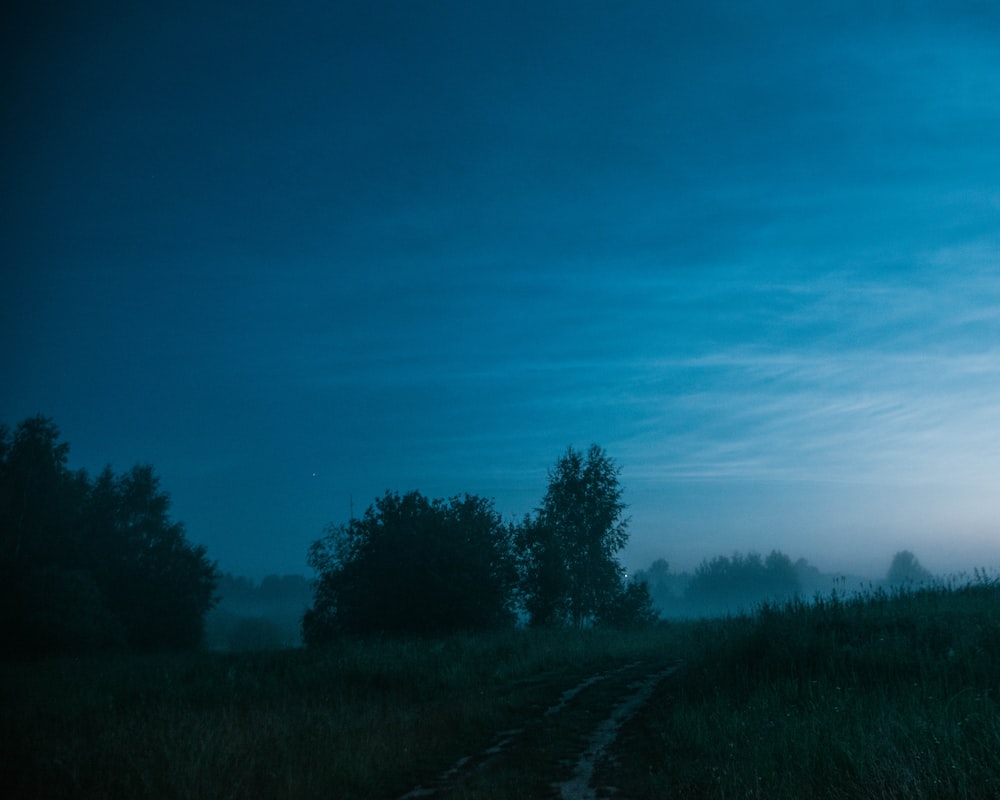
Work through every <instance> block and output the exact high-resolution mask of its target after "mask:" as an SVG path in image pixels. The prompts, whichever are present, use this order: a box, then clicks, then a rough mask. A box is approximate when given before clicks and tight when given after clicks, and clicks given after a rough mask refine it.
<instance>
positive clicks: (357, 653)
mask: <svg viewBox="0 0 1000 800" xmlns="http://www.w3.org/2000/svg"><path fill="white" fill-rule="evenodd" d="M662 647H663V641H662V638H661V637H659V636H650V635H649V634H635V635H623V634H620V633H608V632H596V631H594V632H582V633H581V632H576V633H573V632H565V633H552V632H549V633H545V634H540V633H536V632H527V631H511V632H507V633H502V634H495V635H481V636H475V637H473V636H455V637H450V638H446V639H439V640H432V641H428V640H421V639H412V640H410V639H407V640H368V641H353V642H343V643H341V644H339V645H338V646H336V647H333V648H331V649H329V650H315V651H310V650H298V651H286V652H278V653H259V654H241V655H238V654H229V655H226V654H212V653H203V654H191V655H176V656H157V657H137V656H133V657H127V656H117V657H101V658H92V659H66V660H53V661H47V662H43V663H32V664H16V665H11V664H8V665H4V666H2V667H0V706H2V707H3V708H4V714H3V717H2V720H0V781H2V783H3V785H4V787H5V796H6V797H51V798H57V797H74V798H77V797H79V798H88V797H93V798H97V797H101V798H115V797H122V798H125V797H127V798H144V797H147V798H151V797H184V798H258V797H259V798H283V797H287V798H310V797H323V798H326V799H328V798H331V797H337V798H354V797H357V798H360V797H392V796H398V795H400V794H401V793H403V792H405V791H407V790H408V789H409V788H412V787H413V786H414V785H416V784H417V783H420V782H422V781H425V780H427V779H428V778H432V777H433V776H435V775H437V774H439V773H440V771H441V769H442V768H443V767H446V766H448V765H449V764H451V763H453V762H454V761H455V760H456V759H457V758H459V757H460V756H463V755H468V754H469V753H470V752H475V751H478V750H481V749H483V748H484V747H486V746H488V745H489V743H490V742H491V740H492V739H493V737H494V736H495V734H496V732H497V731H500V730H503V729H505V728H509V727H512V726H514V725H516V724H520V723H522V722H523V721H524V720H525V719H526V718H531V717H532V716H537V714H538V710H539V709H540V708H544V707H545V706H546V705H547V704H548V703H550V702H552V700H553V698H555V697H557V696H558V695H559V693H560V692H561V691H563V690H564V689H565V688H566V687H567V686H571V685H573V684H574V683H575V682H576V681H577V680H578V679H579V677H580V676H582V675H587V674H590V673H592V672H594V671H598V670H601V669H605V668H608V667H610V666H613V665H616V664H621V663H625V662H627V661H629V660H631V659H634V658H636V657H637V655H638V656H640V657H641V654H642V653H643V652H648V651H651V650H656V651H659V650H661V649H662Z"/></svg>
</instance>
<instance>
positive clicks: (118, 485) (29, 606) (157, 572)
mask: <svg viewBox="0 0 1000 800" xmlns="http://www.w3.org/2000/svg"><path fill="white" fill-rule="evenodd" d="M59 439H60V437H59V429H58V428H57V427H56V425H55V423H54V422H53V421H52V420H51V419H48V418H47V417H42V416H37V417H32V418H30V419H27V420H25V421H23V422H22V423H20V424H19V425H18V426H17V428H16V429H15V430H14V432H13V434H12V435H11V433H10V432H9V430H8V429H7V428H5V427H0V581H2V586H0V615H2V616H0V626H2V628H3V634H4V636H5V639H6V644H7V645H8V649H9V650H10V651H11V652H12V653H15V654H27V653H34V654H46V653H55V652H77V651H80V650H92V649H102V648H108V647H115V646H121V645H122V644H124V645H128V646H130V647H133V648H136V649H144V650H152V649H178V648H187V647H194V646H196V645H198V644H200V642H201V638H202V633H203V626H204V618H205V614H206V613H207V611H208V610H209V609H210V608H211V607H212V605H213V602H214V599H213V591H214V587H215V582H216V580H217V577H218V576H217V571H216V567H215V565H214V564H213V563H212V562H210V561H209V560H208V558H207V555H206V551H205V548H204V547H200V546H194V545H191V544H190V543H189V542H188V541H187V539H186V538H185V535H184V527H183V525H181V524H180V523H178V522H174V521H172V520H171V519H170V516H169V507H170V499H169V496H168V495H167V494H166V493H164V492H162V491H160V488H159V479H158V478H157V477H156V475H155V474H154V472H153V468H152V467H150V466H136V467H134V468H133V469H132V470H131V471H129V472H127V473H126V474H124V475H122V476H120V477H119V476H116V475H115V474H114V473H113V472H112V471H111V469H110V467H108V468H105V469H104V470H103V471H102V472H101V474H100V475H99V476H98V477H97V479H96V480H91V479H90V478H89V477H88V475H87V473H86V472H84V471H83V470H81V471H79V472H71V471H70V470H69V469H68V468H67V466H66V462H67V457H68V453H69V445H68V444H66V443H64V442H60V441H59ZM46 587H47V588H46Z"/></svg>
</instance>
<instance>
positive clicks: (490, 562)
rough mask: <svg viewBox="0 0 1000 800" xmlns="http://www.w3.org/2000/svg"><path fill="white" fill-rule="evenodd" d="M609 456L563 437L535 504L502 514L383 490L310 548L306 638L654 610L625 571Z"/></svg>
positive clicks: (614, 619)
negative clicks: (526, 510)
mask: <svg viewBox="0 0 1000 800" xmlns="http://www.w3.org/2000/svg"><path fill="white" fill-rule="evenodd" d="M618 476H619V468H618V467H617V465H616V464H615V462H614V461H613V460H612V459H611V458H610V457H609V456H608V455H607V453H605V452H604V450H603V449H601V448H600V447H598V446H597V445H593V446H592V447H591V448H590V449H589V450H588V451H587V452H586V453H582V452H580V451H577V450H575V449H574V448H572V447H570V448H568V449H567V450H566V452H565V453H564V455H563V456H562V457H561V458H560V459H559V460H558V461H557V463H556V465H555V467H554V468H553V469H552V470H551V471H550V472H549V476H548V477H549V483H548V490H547V492H546V494H545V497H544V498H543V499H542V503H541V506H540V507H539V509H538V510H537V511H536V512H535V514H534V515H527V516H525V517H524V519H523V520H520V521H518V522H513V521H508V522H505V521H504V520H503V519H502V517H501V515H500V514H499V513H498V512H497V511H496V509H495V508H494V506H493V503H492V501H489V500H486V499H484V498H481V497H476V496H473V495H465V496H461V497H453V498H451V499H449V500H442V499H429V498H427V497H424V496H423V495H422V494H420V493H419V492H416V491H414V492H409V493H407V494H405V495H400V494H398V493H393V492H386V494H385V495H384V496H382V497H380V498H378V499H377V500H375V502H374V503H373V504H372V505H371V506H370V507H369V508H368V509H367V511H365V513H364V515H363V516H362V517H360V518H356V519H351V520H349V521H348V522H347V523H346V524H341V525H336V526H330V527H328V528H327V531H326V534H325V535H324V536H323V538H321V539H319V540H318V541H316V542H315V543H314V544H313V545H312V547H311V548H310V550H309V557H308V560H309V564H310V566H311V567H312V568H313V569H314V570H315V571H316V574H317V577H316V582H315V595H314V601H313V604H312V607H311V608H309V609H308V610H307V611H306V613H305V615H304V617H303V637H304V639H305V641H306V643H307V644H312V645H315V644H323V643H326V642H329V641H331V640H333V639H335V638H336V637H338V636H340V635H344V634H368V633H392V634H398V633H416V634H437V633H446V632H452V631H463V630H469V631H474V630H488V629H495V628H502V627H505V626H511V625H514V624H515V623H516V622H517V621H518V620H524V621H526V622H527V623H528V624H530V625H533V626H560V627H577V628H579V627H585V626H591V625H614V626H630V625H643V624H648V623H650V622H652V621H653V620H655V619H656V614H655V612H654V611H653V609H652V606H651V603H650V599H649V595H648V592H647V590H646V587H645V584H634V583H631V582H629V581H628V580H627V579H626V576H625V571H624V569H623V568H622V566H621V565H620V564H619V562H618V560H617V553H618V552H619V551H620V550H621V548H622V547H624V546H625V543H626V542H627V540H628V533H627V527H628V521H627V519H626V518H625V517H624V510H625V504H624V503H623V502H622V499H621V498H622V489H621V485H620V482H619V478H618Z"/></svg>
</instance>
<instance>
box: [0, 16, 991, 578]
mask: <svg viewBox="0 0 1000 800" xmlns="http://www.w3.org/2000/svg"><path fill="white" fill-rule="evenodd" d="M803 5H805V6H806V7H803ZM4 27H5V29H6V34H5V35H6V37H7V39H6V40H5V41H4V43H3V44H4V46H3V48H2V51H3V53H4V55H3V56H2V58H3V70H2V74H3V75H4V79H3V84H2V86H3V92H4V96H5V102H4V104H3V105H4V111H3V112H2V113H3V120H2V123H3V124H2V126H0V129H2V131H3V132H2V134H0V135H2V137H3V142H4V149H5V152H7V153H8V158H7V159H6V163H5V165H4V167H3V172H2V175H3V198H4V201H3V204H2V208H0V263H2V265H3V270H4V274H3V282H4V286H5V291H4V292H3V293H2V297H0V312H2V322H0V326H2V327H0V332H2V334H3V337H4V341H6V342H7V343H8V346H7V347H5V348H3V350H2V352H0V374H2V376H3V378H2V381H0V420H3V421H4V422H6V423H7V424H8V425H11V424H15V423H16V422H17V421H19V420H20V419H23V418H24V417H26V416H28V415H31V414H34V413H39V412H40V413H44V414H47V415H50V416H52V417H53V418H54V419H55V420H56V422H57V423H58V424H59V425H60V427H61V429H62V431H63V434H64V437H65V439H66V440H67V441H69V442H70V444H71V446H72V451H71V464H72V466H76V467H87V468H88V469H92V470H97V469H99V468H100V467H101V466H103V465H104V464H105V463H108V462H110V463H111V464H112V465H113V466H114V467H115V468H116V469H118V470H124V469H127V468H128V467H129V466H131V465H132V464H133V463H135V462H148V463H152V464H153V465H154V466H155V468H156V470H157V472H158V474H159V475H160V476H161V479H162V483H163V487H164V488H165V489H166V490H167V491H169V492H170V493H171V495H172V497H173V500H174V507H173V510H174V515H175V517H176V518H178V519H180V520H182V521H184V522H185V524H186V525H187V530H188V535H189V537H190V538H191V539H192V540H193V541H196V542H200V543H204V544H206V545H207V546H208V547H209V552H210V554H211V555H212V557H213V558H217V559H218V560H219V562H220V566H221V567H222V568H223V569H226V570H231V571H234V572H237V573H245V574H250V575H262V574H266V573H268V572H301V571H305V569H306V568H305V564H304V562H305V552H306V548H307V547H308V545H309V543H310V542H311V541H313V540H314V539H316V538H318V537H319V536H320V535H321V534H322V529H323V526H324V525H325V524H326V523H328V522H341V521H344V520H345V519H346V518H347V516H348V514H349V513H350V507H351V503H352V501H353V505H354V508H355V510H361V509H363V508H364V507H365V506H367V505H368V504H369V503H370V502H371V501H372V500H373V499H374V498H375V497H376V496H378V495H380V494H381V493H382V492H383V491H385V490H386V489H393V490H399V491H407V490H409V489H419V490H421V491H422V492H424V493H425V494H428V495H431V496H435V497H439V496H451V495H454V494H458V493H464V492H470V493H473V494H481V495H484V496H487V497H491V498H494V499H495V501H496V504H497V507H498V508H499V509H500V510H501V511H503V512H504V513H505V514H510V515H517V516H520V515H521V514H523V513H525V512H528V511H531V510H532V509H533V508H534V507H535V506H536V505H537V504H538V503H539V502H540V500H541V497H542V495H543V494H544V491H545V483H546V470H547V469H548V468H549V467H551V466H552V465H553V463H554V462H555V460H556V459H557V458H558V456H559V455H560V454H561V453H562V452H563V451H564V449H565V448H566V446H567V445H570V444H572V445H575V446H577V447H579V448H584V447H586V446H588V445H589V444H590V443H591V442H596V443H598V444H600V445H601V446H603V447H605V448H606V450H607V451H608V453H609V454H610V455H611V456H612V457H614V458H615V459H616V460H617V461H618V462H619V463H620V464H621V466H622V480H623V483H624V486H625V489H626V500H627V501H628V502H629V504H630V512H629V513H630V515H631V531H632V541H631V543H630V545H629V548H628V550H627V551H626V553H625V555H624V561H625V563H626V564H627V566H629V567H630V568H638V567H643V566H646V565H647V564H648V563H649V562H650V561H651V560H652V559H654V558H658V557H664V558H666V559H667V560H668V561H670V562H671V563H672V564H674V565H675V566H676V567H677V568H691V567H693V566H696V565H697V563H698V562H699V561H700V560H701V559H703V558H705V557H711V556H714V555H718V554H723V553H728V552H731V551H732V550H735V549H739V550H747V549H755V550H758V551H764V552H766V551H768V550H770V549H771V548H775V547H776V548H779V549H782V550H783V551H785V552H786V553H788V554H789V555H791V556H792V557H793V558H797V557H799V556H803V557H806V558H808V559H809V560H810V561H811V562H813V563H815V564H816V565H817V566H819V567H821V568H823V569H828V570H852V571H857V572H862V573H865V574H871V575H878V574H881V573H883V572H884V571H885V569H886V568H887V566H888V562H889V560H890V559H891V556H892V554H893V553H894V552H896V551H897V550H899V549H902V548H904V547H906V548H910V549H912V550H914V551H915V552H916V553H917V555H918V557H919V558H920V559H921V560H922V561H923V562H924V563H925V564H926V565H927V566H928V567H930V568H932V569H935V570H939V571H954V570H961V569H966V570H969V569H972V568H973V567H996V566H1000V491H998V489H997V486H998V479H1000V269H998V265H1000V259H998V256H1000V14H998V13H997V12H995V11H993V10H992V9H991V6H990V5H989V4H980V3H973V2H968V3H962V2H922V3H916V2H914V3H891V4H890V3H876V4H872V3H828V4H827V3H815V4H798V3H791V2H778V1H775V2H757V3H753V2H748V3H734V2H725V3H723V2H714V3H713V2H675V3H658V2H655V3H654V2H636V3H628V4H622V3H611V2H607V3H603V2H600V3H599V2H574V3H569V2H565V3H552V2H532V3H526V2H525V3H518V2H515V3H466V2H433V3H432V2H427V3H419V2H395V3H390V2H364V3H362V2H357V3H348V2H340V3H320V2H316V3H304V2H293V3H266V2H258V3H245V4H239V5H238V7H236V6H233V4H228V3H214V2H200V3H183V2H181V3H174V4H169V7H168V6H164V7H163V8H160V9H158V10H150V9H148V8H139V7H135V5H134V4H124V3H121V4H119V3H97V4H95V5H94V6H93V7H92V8H88V9H87V10H86V13H84V12H83V11H73V9H72V8H71V7H70V8H68V9H67V10H66V13H62V14H52V13H45V14H43V13H42V12H40V11H37V10H34V9H28V10H25V11H23V12H22V13H20V14H14V15H12V16H10V18H9V24H8V25H5V26H4Z"/></svg>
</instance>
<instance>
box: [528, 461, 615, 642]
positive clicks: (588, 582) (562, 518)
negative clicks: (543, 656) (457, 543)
mask: <svg viewBox="0 0 1000 800" xmlns="http://www.w3.org/2000/svg"><path fill="white" fill-rule="evenodd" d="M619 472H620V470H619V468H618V466H617V465H616V464H615V462H614V461H613V460H612V459H611V458H610V457H609V456H608V455H607V453H605V452H604V450H603V449H601V448H600V447H598V446H597V445H596V444H595V445H592V446H591V447H590V449H589V450H588V451H587V453H586V455H584V454H583V453H580V452H579V451H577V450H574V449H573V448H572V447H569V448H567V450H566V452H565V453H564V454H563V456H562V457H561V458H560V459H559V460H558V461H557V462H556V465H555V467H554V468H553V469H552V470H551V471H550V472H549V485H548V490H547V491H546V493H545V497H544V499H543V500H542V505H541V508H539V509H538V512H537V515H536V517H535V518H534V519H528V520H525V522H524V523H523V524H522V525H521V527H520V529H519V532H518V545H519V550H520V552H521V561H522V574H523V579H522V592H523V595H524V602H525V607H526V610H527V612H528V615H529V618H530V621H531V624H533V625H553V624H570V625H573V626H574V627H578V628H579V627H583V626H584V625H586V624H590V623H592V622H594V621H595V620H596V619H597V618H598V617H599V616H600V615H601V613H602V612H605V611H606V609H607V608H608V606H609V604H610V603H613V601H614V600H615V599H616V598H620V597H621V596H622V592H623V590H624V588H623V580H624V574H625V572H624V570H623V569H622V567H621V565H620V564H619V563H618V561H617V558H616V554H617V553H618V551H619V550H621V549H622V548H623V547H624V546H625V543H626V542H627V541H628V520H627V519H625V517H624V516H623V513H624V511H625V504H624V503H623V502H622V488H621V484H620V483H619V480H618V475H619Z"/></svg>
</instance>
